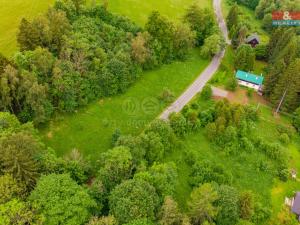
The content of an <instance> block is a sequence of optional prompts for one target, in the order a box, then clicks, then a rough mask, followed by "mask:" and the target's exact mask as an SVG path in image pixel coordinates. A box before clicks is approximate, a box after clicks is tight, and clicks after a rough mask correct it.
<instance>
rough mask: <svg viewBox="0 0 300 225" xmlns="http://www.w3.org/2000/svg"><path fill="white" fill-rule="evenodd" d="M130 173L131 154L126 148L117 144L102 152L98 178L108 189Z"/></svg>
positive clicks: (129, 175)
mask: <svg viewBox="0 0 300 225" xmlns="http://www.w3.org/2000/svg"><path fill="white" fill-rule="evenodd" d="M131 173H132V156H131V154H130V151H129V149H128V148H126V147H123V146H119V147H115V148H113V149H111V150H108V151H107V152H105V153H103V155H102V159H101V162H100V170H99V178H100V179H101V180H102V182H103V184H104V185H105V187H106V188H107V189H108V190H112V189H113V188H114V187H115V186H116V185H118V184H120V183H121V182H122V181H123V180H126V179H129V178H130V177H131Z"/></svg>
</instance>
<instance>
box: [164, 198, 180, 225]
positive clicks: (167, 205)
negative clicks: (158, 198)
mask: <svg viewBox="0 0 300 225" xmlns="http://www.w3.org/2000/svg"><path fill="white" fill-rule="evenodd" d="M159 218H160V220H159V223H160V224H161V225H180V224H181V220H182V215H181V213H180V211H179V208H178V204H177V202H175V201H174V200H173V199H172V197H170V196H166V197H165V200H164V203H163V205H162V207H161V210H160V216H159Z"/></svg>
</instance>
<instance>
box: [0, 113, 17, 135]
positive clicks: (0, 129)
mask: <svg viewBox="0 0 300 225" xmlns="http://www.w3.org/2000/svg"><path fill="white" fill-rule="evenodd" d="M21 129H22V126H21V123H20V122H19V120H18V119H17V117H16V116H15V115H13V114H10V113H9V112H0V136H3V135H6V134H9V133H14V132H16V131H20V130H21Z"/></svg>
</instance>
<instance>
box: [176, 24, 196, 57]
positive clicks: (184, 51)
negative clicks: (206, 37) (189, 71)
mask: <svg viewBox="0 0 300 225" xmlns="http://www.w3.org/2000/svg"><path fill="white" fill-rule="evenodd" d="M195 38H196V34H195V32H193V31H191V29H190V27H189V26H188V25H186V24H179V25H177V26H176V27H175V31H174V38H173V39H174V56H175V57H176V58H177V59H180V60H184V59H186V58H187V57H188V54H189V51H190V50H191V49H192V47H193V46H194V44H195Z"/></svg>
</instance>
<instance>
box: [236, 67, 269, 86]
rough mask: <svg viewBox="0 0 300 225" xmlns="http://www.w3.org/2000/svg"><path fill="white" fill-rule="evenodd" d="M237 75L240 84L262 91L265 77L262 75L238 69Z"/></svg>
mask: <svg viewBox="0 0 300 225" xmlns="http://www.w3.org/2000/svg"><path fill="white" fill-rule="evenodd" d="M235 77H236V79H237V80H238V83H239V85H242V86H246V87H248V88H252V89H255V90H256V91H262V85H263V81H264V77H263V76H262V75H261V76H258V75H255V74H253V73H249V72H245V71H242V70H238V71H237V72H236V74H235Z"/></svg>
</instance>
